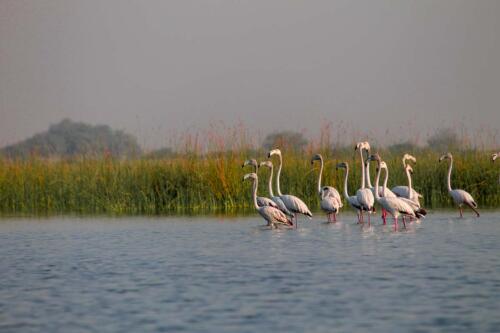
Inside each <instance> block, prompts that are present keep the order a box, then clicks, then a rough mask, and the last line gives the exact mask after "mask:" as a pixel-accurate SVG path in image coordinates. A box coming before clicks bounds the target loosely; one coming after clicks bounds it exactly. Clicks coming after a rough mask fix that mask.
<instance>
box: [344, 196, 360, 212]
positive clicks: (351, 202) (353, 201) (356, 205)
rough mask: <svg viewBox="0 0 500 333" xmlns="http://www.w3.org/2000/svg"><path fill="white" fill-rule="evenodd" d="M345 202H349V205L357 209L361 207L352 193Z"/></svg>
mask: <svg viewBox="0 0 500 333" xmlns="http://www.w3.org/2000/svg"><path fill="white" fill-rule="evenodd" d="M347 202H349V205H351V207H352V208H354V209H358V210H359V209H361V205H360V204H359V202H358V199H357V198H356V196H354V195H352V196H350V197H348V198H347Z"/></svg>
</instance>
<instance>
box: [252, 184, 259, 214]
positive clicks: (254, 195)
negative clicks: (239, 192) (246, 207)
mask: <svg viewBox="0 0 500 333" xmlns="http://www.w3.org/2000/svg"><path fill="white" fill-rule="evenodd" d="M257 183H258V180H257V179H254V181H253V189H252V190H253V193H252V199H253V205H254V207H255V209H259V205H258V204H257Z"/></svg>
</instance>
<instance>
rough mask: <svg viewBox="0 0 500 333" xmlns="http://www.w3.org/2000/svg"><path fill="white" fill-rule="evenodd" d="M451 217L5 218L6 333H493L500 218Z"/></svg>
mask: <svg viewBox="0 0 500 333" xmlns="http://www.w3.org/2000/svg"><path fill="white" fill-rule="evenodd" d="M456 214H457V212H455V211H453V212H438V213H433V214H431V215H430V216H429V218H428V219H427V220H425V221H424V222H422V223H421V224H415V223H413V224H412V225H411V226H410V227H409V228H408V230H407V231H400V232H394V231H393V229H392V227H391V226H387V227H383V226H381V225H380V221H379V219H376V223H375V226H373V227H372V228H368V227H360V226H359V225H356V224H355V222H354V216H352V215H345V214H344V215H343V216H342V219H343V221H342V222H338V223H337V224H326V223H322V222H319V221H318V219H319V216H318V217H315V220H314V221H313V222H310V223H309V222H303V223H302V224H301V225H300V226H299V229H298V230H281V231H270V230H267V229H266V228H264V227H262V226H261V225H262V220H261V219H260V218H257V217H253V216H252V217H244V218H214V217H212V218H203V217H196V218H191V217H182V218H170V217H169V218H117V219H110V218H51V219H42V220H37V219H5V218H4V219H2V220H0V244H1V249H0V251H1V252H0V332H123V331H133V332H252V333H254V332H271V331H285V332H354V331H370V332H432V331H436V332H437V331H439V332H443V331H448V332H479V331H490V332H498V330H499V327H500V316H499V313H500V241H499V239H500V213H498V212H497V213H495V212H490V213H484V214H483V216H482V217H481V218H480V219H476V218H472V217H471V218H465V219H462V220H461V219H458V218H454V217H453V218H452V217H450V216H454V215H456ZM467 214H469V212H467ZM468 216H470V214H469V215H468ZM321 218H322V217H321Z"/></svg>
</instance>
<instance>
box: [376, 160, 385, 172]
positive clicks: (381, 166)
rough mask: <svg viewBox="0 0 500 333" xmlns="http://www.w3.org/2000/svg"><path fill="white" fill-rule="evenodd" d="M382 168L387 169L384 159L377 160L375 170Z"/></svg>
mask: <svg viewBox="0 0 500 333" xmlns="http://www.w3.org/2000/svg"><path fill="white" fill-rule="evenodd" d="M382 169H385V170H387V164H386V163H385V162H384V161H379V165H378V166H377V172H378V171H379V170H382Z"/></svg>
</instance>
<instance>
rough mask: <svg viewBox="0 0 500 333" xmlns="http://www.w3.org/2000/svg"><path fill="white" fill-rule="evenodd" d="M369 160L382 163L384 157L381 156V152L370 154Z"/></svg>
mask: <svg viewBox="0 0 500 333" xmlns="http://www.w3.org/2000/svg"><path fill="white" fill-rule="evenodd" d="M367 160H369V161H377V162H378V163H380V162H381V161H382V158H380V155H379V154H372V155H370V156H369V157H368V158H367Z"/></svg>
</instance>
